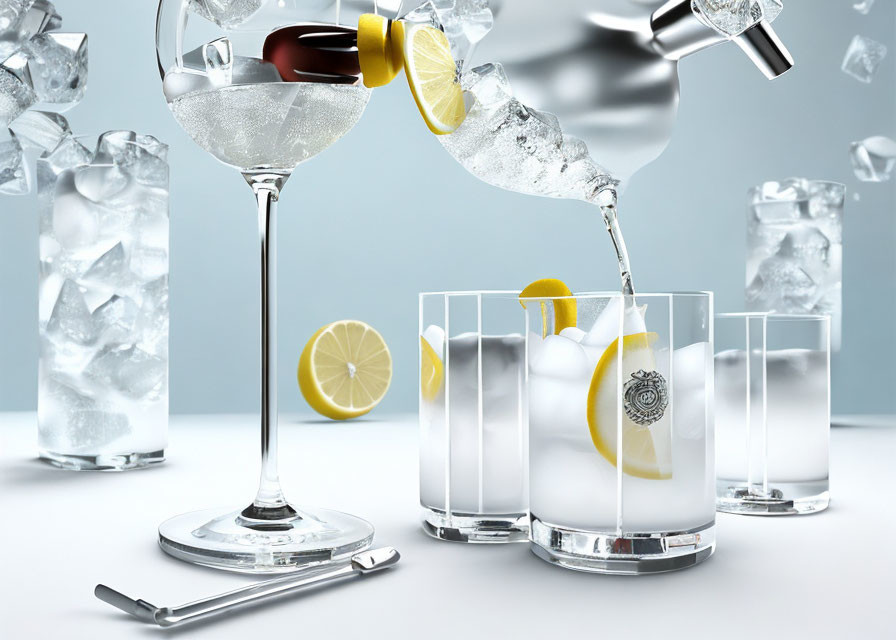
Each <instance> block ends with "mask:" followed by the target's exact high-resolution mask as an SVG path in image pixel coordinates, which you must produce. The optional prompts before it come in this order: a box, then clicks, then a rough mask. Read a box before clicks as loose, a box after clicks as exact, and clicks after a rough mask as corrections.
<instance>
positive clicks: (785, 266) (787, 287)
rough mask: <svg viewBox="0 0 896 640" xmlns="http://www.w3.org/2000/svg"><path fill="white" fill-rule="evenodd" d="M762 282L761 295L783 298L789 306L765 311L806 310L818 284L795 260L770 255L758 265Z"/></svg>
mask: <svg viewBox="0 0 896 640" xmlns="http://www.w3.org/2000/svg"><path fill="white" fill-rule="evenodd" d="M759 276H760V277H761V278H762V282H763V296H765V297H766V299H768V298H769V297H772V298H773V299H774V298H778V299H780V300H783V301H784V302H785V303H786V304H787V305H788V306H789V308H773V309H766V311H778V312H782V313H783V312H792V311H802V312H807V311H810V310H811V309H812V304H813V302H814V298H815V297H816V293H817V291H818V284H817V283H816V282H815V280H814V279H813V278H812V276H811V275H809V273H808V272H807V271H806V269H805V268H804V267H803V265H801V264H800V263H799V262H798V261H797V260H795V259H792V258H786V257H781V256H772V257H771V258H768V259H766V260H764V261H763V262H762V264H760V265H759Z"/></svg>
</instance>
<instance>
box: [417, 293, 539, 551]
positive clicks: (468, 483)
mask: <svg viewBox="0 0 896 640" xmlns="http://www.w3.org/2000/svg"><path fill="white" fill-rule="evenodd" d="M524 329H525V316H524V314H523V310H522V307H521V306H520V301H519V293H518V292H513V291H506V292H501V291H499V292H489V291H472V292H452V293H449V292H445V293H423V294H421V295H420V344H419V346H420V504H421V505H422V507H423V528H424V530H425V531H426V532H427V533H428V534H430V535H432V536H434V537H436V538H441V539H444V540H453V541H459V542H512V541H525V540H526V539H527V534H528V523H527V520H526V505H527V496H526V454H527V448H526V433H525V424H526V403H525V397H526V393H525V378H526V371H525V358H526V349H525V337H524Z"/></svg>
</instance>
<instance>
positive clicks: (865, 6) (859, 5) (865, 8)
mask: <svg viewBox="0 0 896 640" xmlns="http://www.w3.org/2000/svg"><path fill="white" fill-rule="evenodd" d="M873 6H874V0H859V1H858V2H855V3H853V5H852V8H853V9H855V10H856V11H858V12H859V13H861V14H862V15H865V16H867V15H868V13H869V12H870V11H871V8H872V7H873Z"/></svg>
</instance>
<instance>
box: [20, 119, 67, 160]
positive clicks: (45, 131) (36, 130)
mask: <svg viewBox="0 0 896 640" xmlns="http://www.w3.org/2000/svg"><path fill="white" fill-rule="evenodd" d="M9 128H10V130H11V131H12V132H13V133H15V134H16V137H17V138H18V139H19V141H20V142H21V143H22V144H23V145H25V146H26V147H34V148H37V149H41V150H42V151H52V150H53V149H55V148H56V147H58V146H59V143H60V142H62V139H63V138H65V137H66V136H70V135H71V129H70V128H69V126H68V121H67V120H66V119H65V118H64V117H63V116H62V115H60V114H58V113H46V112H43V111H32V110H29V111H26V112H25V113H23V114H22V115H20V116H19V117H18V118H16V119H15V120H13V121H12V122H11V123H10V125H9Z"/></svg>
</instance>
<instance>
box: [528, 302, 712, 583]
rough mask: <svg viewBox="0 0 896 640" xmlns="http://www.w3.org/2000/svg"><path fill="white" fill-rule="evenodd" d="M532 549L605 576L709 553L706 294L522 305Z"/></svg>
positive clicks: (682, 563) (677, 565)
mask: <svg viewBox="0 0 896 640" xmlns="http://www.w3.org/2000/svg"><path fill="white" fill-rule="evenodd" d="M524 302H525V303H526V309H527V360H528V389H529V476H530V478H529V494H530V497H529V508H530V512H531V515H530V525H531V534H530V539H531V541H532V549H533V551H534V552H535V554H536V555H538V556H539V557H541V558H543V559H544V560H547V561H548V562H551V563H554V564H558V565H561V566H564V567H567V568H570V569H577V570H581V571H591V572H598V573H619V574H640V573H653V572H659V571H670V570H674V569H682V568H685V567H689V566H692V565H694V564H697V563H698V562H701V561H703V560H705V559H706V558H708V557H709V556H710V555H711V554H712V552H713V550H714V548H715V499H714V498H715V496H714V493H715V491H714V479H715V476H714V471H715V467H714V441H713V360H712V341H713V311H712V304H713V303H712V294H710V293H676V294H638V295H637V296H629V295H623V294H619V293H594V294H580V295H576V296H573V297H568V298H557V299H553V300H551V299H529V300H524Z"/></svg>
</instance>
